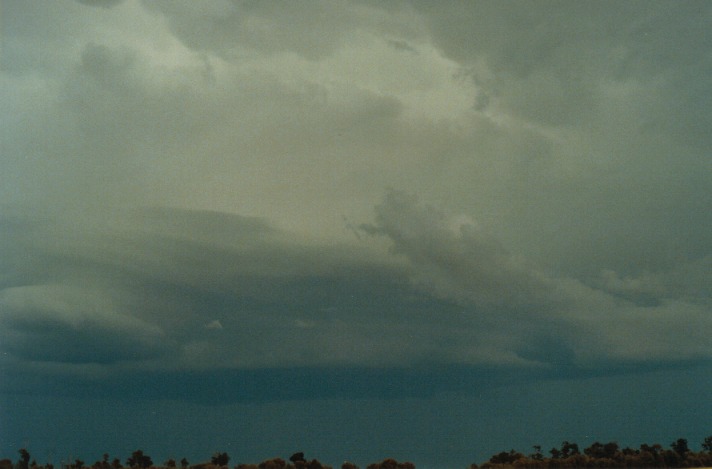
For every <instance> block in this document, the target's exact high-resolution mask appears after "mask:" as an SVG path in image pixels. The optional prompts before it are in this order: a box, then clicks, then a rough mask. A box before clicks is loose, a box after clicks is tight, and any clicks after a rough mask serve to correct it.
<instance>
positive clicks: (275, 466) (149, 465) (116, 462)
mask: <svg viewBox="0 0 712 469" xmlns="http://www.w3.org/2000/svg"><path fill="white" fill-rule="evenodd" d="M19 453H20V457H19V459H18V460H17V462H16V463H13V462H12V460H11V459H0V469H55V466H54V464H52V463H45V464H38V463H37V461H36V460H35V459H32V456H31V455H30V452H29V451H28V450H27V449H25V448H22V449H20V450H19ZM229 462H230V456H229V455H228V454H227V453H220V452H218V453H215V454H213V456H212V457H211V458H210V461H209V462H203V463H198V464H190V462H189V461H188V460H187V459H186V458H183V459H181V460H180V461H179V462H177V461H176V460H175V459H173V458H170V459H168V460H167V461H165V462H164V463H163V464H162V465H161V464H155V463H154V462H153V459H152V458H151V457H150V456H149V455H148V454H145V453H144V452H143V450H140V449H139V450H136V451H134V452H133V453H131V457H129V458H127V459H126V461H125V462H124V463H122V462H121V459H119V458H113V459H112V458H110V456H109V455H108V454H104V455H103V457H102V459H101V460H100V461H96V462H94V463H93V464H86V463H85V462H84V461H82V460H81V459H75V460H74V461H66V462H62V463H61V466H60V469H177V468H178V466H179V465H180V468H181V469H230V466H229V465H228V463H229ZM233 469H333V468H332V467H331V466H329V465H326V464H322V463H321V462H319V460H317V459H306V458H305V457H304V453H302V452H299V453H294V454H293V455H292V456H290V458H289V460H288V461H285V460H284V459H282V458H271V459H267V460H264V461H262V462H261V463H258V464H246V463H240V464H237V465H236V466H234V468H233ZM341 469H359V467H358V466H357V465H356V464H353V463H351V462H344V463H343V464H342V465H341ZM366 469H415V464H413V463H410V462H398V461H396V460H395V459H391V458H388V459H384V460H383V461H381V462H375V463H372V464H369V465H368V466H366Z"/></svg>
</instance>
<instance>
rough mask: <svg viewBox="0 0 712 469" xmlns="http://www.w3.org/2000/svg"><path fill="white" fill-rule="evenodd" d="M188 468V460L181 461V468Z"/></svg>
mask: <svg viewBox="0 0 712 469" xmlns="http://www.w3.org/2000/svg"><path fill="white" fill-rule="evenodd" d="M188 466H189V464H188V460H187V459H185V458H183V459H181V460H180V467H181V468H182V469H188Z"/></svg>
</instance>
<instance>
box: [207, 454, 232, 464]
mask: <svg viewBox="0 0 712 469" xmlns="http://www.w3.org/2000/svg"><path fill="white" fill-rule="evenodd" d="M229 461H230V456H228V455H227V453H215V454H213V457H212V458H210V462H212V463H213V464H215V465H216V466H220V467H222V466H227V463H228V462H229Z"/></svg>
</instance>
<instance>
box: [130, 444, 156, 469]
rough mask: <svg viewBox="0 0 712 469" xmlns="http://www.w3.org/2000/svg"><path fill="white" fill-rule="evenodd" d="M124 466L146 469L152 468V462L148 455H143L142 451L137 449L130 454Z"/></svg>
mask: <svg viewBox="0 0 712 469" xmlns="http://www.w3.org/2000/svg"><path fill="white" fill-rule="evenodd" d="M126 465H127V466H129V467H136V468H141V469H146V468H147V467H151V466H153V460H152V459H151V457H150V456H149V455H147V454H143V450H140V449H137V450H136V451H134V452H133V453H131V457H130V458H128V459H127V460H126Z"/></svg>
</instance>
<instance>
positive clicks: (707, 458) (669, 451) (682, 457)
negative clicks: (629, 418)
mask: <svg viewBox="0 0 712 469" xmlns="http://www.w3.org/2000/svg"><path fill="white" fill-rule="evenodd" d="M701 446H702V451H698V452H695V451H692V450H691V449H690V447H689V445H688V443H687V440H686V439H685V438H678V439H677V440H675V441H673V442H672V443H671V444H670V447H669V448H663V446H662V445H660V444H658V443H655V444H652V445H649V444H645V443H643V444H642V445H640V447H638V448H631V447H624V448H622V447H621V446H620V445H619V444H618V443H616V442H615V441H610V442H608V443H600V442H595V443H593V444H592V445H591V446H589V447H587V448H584V449H583V450H580V449H579V445H577V444H576V443H571V442H568V441H564V442H563V443H561V446H560V447H559V448H556V447H554V448H551V449H550V450H549V456H545V455H544V453H543V452H542V449H541V446H539V445H535V446H533V447H532V448H533V449H534V451H533V452H532V453H530V454H528V455H525V454H523V453H520V452H519V451H515V450H510V451H502V452H500V453H497V454H495V455H493V456H492V457H491V458H490V459H489V461H487V462H485V463H483V464H482V465H480V466H479V469H504V468H521V469H548V468H566V467H619V468H622V467H646V468H653V467H663V468H665V467H670V468H672V467H710V466H712V436H708V437H706V438H705V439H704V440H703V441H702V445H701ZM476 468H478V466H477V465H476V464H472V465H471V466H470V469H476Z"/></svg>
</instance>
